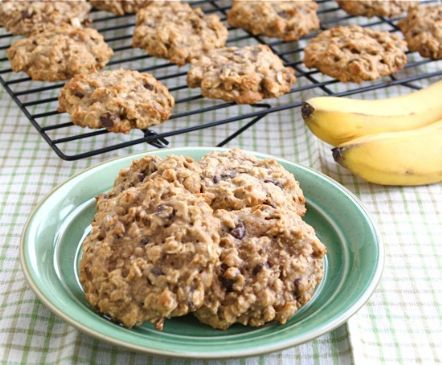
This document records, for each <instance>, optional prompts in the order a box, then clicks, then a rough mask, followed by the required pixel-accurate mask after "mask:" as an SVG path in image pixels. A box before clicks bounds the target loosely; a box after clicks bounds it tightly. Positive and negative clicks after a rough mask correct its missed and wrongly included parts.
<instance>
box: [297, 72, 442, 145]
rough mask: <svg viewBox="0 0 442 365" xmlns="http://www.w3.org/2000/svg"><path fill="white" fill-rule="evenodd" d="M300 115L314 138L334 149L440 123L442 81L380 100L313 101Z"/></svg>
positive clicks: (334, 98) (318, 99)
mask: <svg viewBox="0 0 442 365" xmlns="http://www.w3.org/2000/svg"><path fill="white" fill-rule="evenodd" d="M301 111H302V116H303V118H304V121H305V123H306V124H307V126H308V127H309V129H310V130H311V131H312V132H313V133H314V134H315V135H316V136H317V137H318V138H320V139H321V140H323V141H325V142H327V143H329V144H331V145H333V146H338V145H341V144H342V143H345V142H348V141H350V140H352V139H355V138H358V137H362V136H366V135H372V134H376V133H381V132H393V131H404V130H412V129H416V128H420V127H423V126H425V125H428V124H431V123H433V122H435V121H437V120H439V119H442V81H438V82H436V83H434V84H433V85H431V86H429V87H427V88H425V89H422V90H419V91H416V92H414V93H410V94H408V95H403V96H398V97H394V98H389V99H382V100H358V99H350V98H344V97H331V96H324V97H315V98H312V99H309V100H307V101H306V102H305V103H304V104H303V106H302V109H301Z"/></svg>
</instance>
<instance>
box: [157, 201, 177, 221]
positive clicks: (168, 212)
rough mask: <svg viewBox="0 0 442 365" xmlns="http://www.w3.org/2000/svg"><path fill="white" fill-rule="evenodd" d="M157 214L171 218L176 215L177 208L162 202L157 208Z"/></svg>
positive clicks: (164, 217)
mask: <svg viewBox="0 0 442 365" xmlns="http://www.w3.org/2000/svg"><path fill="white" fill-rule="evenodd" d="M155 214H156V215H157V216H159V217H160V218H163V219H170V218H172V217H173V216H174V215H175V209H173V208H172V207H169V206H168V205H165V204H160V205H158V207H157V208H156V209H155Z"/></svg>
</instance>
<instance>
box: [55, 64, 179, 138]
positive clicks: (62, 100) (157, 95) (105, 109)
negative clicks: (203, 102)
mask: <svg viewBox="0 0 442 365" xmlns="http://www.w3.org/2000/svg"><path fill="white" fill-rule="evenodd" d="M174 104H175V101H174V98H173V97H172V95H170V93H169V91H168V90H167V88H166V87H165V86H164V85H163V84H161V83H160V82H159V81H158V80H156V79H155V78H154V77H153V76H152V75H150V74H148V73H140V72H137V71H132V70H124V69H120V70H112V71H100V72H94V73H91V74H79V75H76V76H74V77H73V78H72V79H71V80H69V81H68V82H67V83H66V84H65V86H64V87H63V89H62V90H61V93H60V97H59V111H61V112H68V113H69V114H70V115H71V118H72V121H73V123H74V124H76V125H79V126H81V127H89V128H106V129H107V130H109V131H111V132H117V133H127V132H129V131H130V130H131V129H134V128H137V129H144V128H147V127H149V126H151V125H155V124H159V123H161V122H164V121H165V120H167V119H168V118H169V116H170V114H171V112H172V108H173V106H174Z"/></svg>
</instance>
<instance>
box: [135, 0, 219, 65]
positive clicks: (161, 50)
mask: <svg viewBox="0 0 442 365" xmlns="http://www.w3.org/2000/svg"><path fill="white" fill-rule="evenodd" d="M226 40H227V29H226V28H225V27H224V25H223V24H222V23H221V21H220V20H219V18H218V17H217V16H216V15H204V13H203V11H202V10H201V9H199V8H197V9H193V8H192V7H191V6H190V5H189V4H187V3H181V2H165V1H155V2H153V3H152V4H150V5H148V6H147V7H145V8H144V9H141V10H140V11H139V12H138V13H137V20H136V27H135V31H134V35H133V39H132V45H133V46H134V47H138V48H143V49H145V50H146V51H147V52H148V53H149V54H151V55H153V56H157V57H162V58H167V59H169V60H170V61H172V62H173V63H176V64H178V65H180V66H182V65H184V64H185V63H187V62H190V61H191V60H192V59H193V58H195V57H199V56H200V55H201V54H203V53H206V52H207V51H209V50H211V49H214V48H219V47H223V46H224V45H225V43H226Z"/></svg>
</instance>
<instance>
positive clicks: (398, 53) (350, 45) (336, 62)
mask: <svg viewBox="0 0 442 365" xmlns="http://www.w3.org/2000/svg"><path fill="white" fill-rule="evenodd" d="M406 49H407V45H406V43H405V42H404V41H403V40H402V39H400V38H399V37H398V36H397V35H396V34H391V33H388V32H381V31H377V30H372V29H367V28H362V27H360V26H357V25H352V26H342V27H335V28H332V29H329V30H326V31H324V32H321V33H320V34H319V35H318V36H317V37H315V38H313V39H312V40H311V41H310V42H309V44H308V45H307V47H306V48H305V50H304V64H305V65H306V66H307V67H308V68H313V67H316V68H318V69H319V70H320V71H321V72H322V73H324V74H326V75H329V76H331V77H334V78H336V79H338V80H340V81H342V82H350V81H352V82H357V83H360V82H362V81H368V80H375V79H377V78H380V77H382V76H387V75H391V74H392V73H395V72H397V71H399V70H401V69H402V68H403V67H404V66H405V64H406V63H407V56H406V55H405V51H406Z"/></svg>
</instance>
